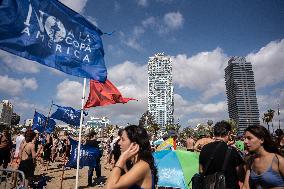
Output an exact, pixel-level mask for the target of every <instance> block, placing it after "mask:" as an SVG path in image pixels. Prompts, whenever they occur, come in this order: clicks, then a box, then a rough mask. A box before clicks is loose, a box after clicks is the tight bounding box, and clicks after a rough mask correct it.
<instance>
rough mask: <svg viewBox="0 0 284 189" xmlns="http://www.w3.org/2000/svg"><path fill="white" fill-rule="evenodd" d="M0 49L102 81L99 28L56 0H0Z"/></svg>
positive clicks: (103, 70)
mask: <svg viewBox="0 0 284 189" xmlns="http://www.w3.org/2000/svg"><path fill="white" fill-rule="evenodd" d="M0 18H1V19H0V49H3V50H5V51H8V52H10V53H13V54H15V55H18V56H21V57H23V58H26V59H29V60H33V61H37V62H39V63H40V64H43V65H46V66H49V67H52V68H55V69H58V70H60V71H62V72H65V73H67V74H71V75H75V76H79V77H84V78H90V79H94V80H98V81H100V82H104V81H105V80H106V76H107V70H106V66H105V62H104V49H103V43H102V39H101V35H102V34H103V33H102V31H101V30H100V29H98V28H97V27H96V26H94V25H93V24H91V23H90V22H89V21H88V20H86V19H85V18H84V17H82V16H81V15H80V14H78V13H76V12H75V11H73V10H72V9H70V8H68V7H66V6H65V5H63V4H62V3H60V2H59V1H58V0H0Z"/></svg>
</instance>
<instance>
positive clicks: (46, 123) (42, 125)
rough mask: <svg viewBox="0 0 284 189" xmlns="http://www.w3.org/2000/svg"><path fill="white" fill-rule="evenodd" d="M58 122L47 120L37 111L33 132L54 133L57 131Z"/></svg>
mask: <svg viewBox="0 0 284 189" xmlns="http://www.w3.org/2000/svg"><path fill="white" fill-rule="evenodd" d="M55 126H56V122H55V121H54V120H53V119H47V117H45V116H44V115H43V114H41V113H39V112H37V111H35V114H34V119H33V125H32V130H33V131H34V130H37V131H38V132H40V133H43V132H46V133H52V132H53V131H54V129H55Z"/></svg>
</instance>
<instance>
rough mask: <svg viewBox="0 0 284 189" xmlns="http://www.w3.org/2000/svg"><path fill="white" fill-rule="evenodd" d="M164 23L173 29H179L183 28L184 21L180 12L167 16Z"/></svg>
mask: <svg viewBox="0 0 284 189" xmlns="http://www.w3.org/2000/svg"><path fill="white" fill-rule="evenodd" d="M164 22H165V24H166V26H168V27H170V28H171V29H179V28H181V27H182V25H183V22H184V19H183V16H182V14H181V13H180V12H170V13H167V14H165V16H164Z"/></svg>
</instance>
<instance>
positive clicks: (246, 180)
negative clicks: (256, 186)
mask: <svg viewBox="0 0 284 189" xmlns="http://www.w3.org/2000/svg"><path fill="white" fill-rule="evenodd" d="M249 175H250V170H249V169H248V170H247V171H246V176H245V181H244V184H243V186H242V189H250V187H249Z"/></svg>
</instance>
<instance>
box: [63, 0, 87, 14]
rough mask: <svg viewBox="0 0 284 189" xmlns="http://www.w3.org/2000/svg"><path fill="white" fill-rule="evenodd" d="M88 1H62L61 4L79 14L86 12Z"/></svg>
mask: <svg viewBox="0 0 284 189" xmlns="http://www.w3.org/2000/svg"><path fill="white" fill-rule="evenodd" d="M87 1H88V0H60V2H61V3H63V4H64V5H66V6H67V7H69V8H71V9H73V10H74V11H76V12H79V13H82V12H83V11H84V8H85V6H86V4H87Z"/></svg>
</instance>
